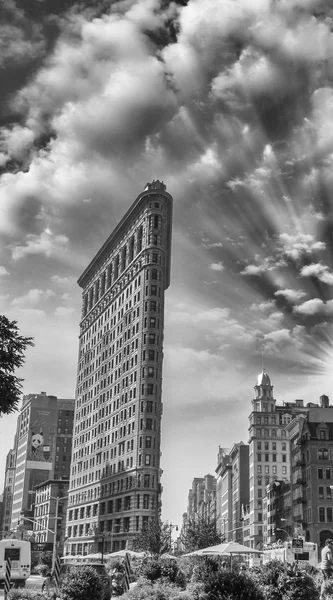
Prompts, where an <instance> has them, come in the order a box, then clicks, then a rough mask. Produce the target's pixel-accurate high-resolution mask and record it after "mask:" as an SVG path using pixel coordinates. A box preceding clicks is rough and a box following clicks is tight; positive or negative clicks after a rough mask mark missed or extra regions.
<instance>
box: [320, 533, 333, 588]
mask: <svg viewBox="0 0 333 600" xmlns="http://www.w3.org/2000/svg"><path fill="white" fill-rule="evenodd" d="M321 572H322V574H323V583H322V584H321V590H320V600H324V594H325V592H324V588H325V581H326V580H327V579H330V577H332V575H333V540H332V539H328V540H325V546H324V548H323V549H322V551H321Z"/></svg>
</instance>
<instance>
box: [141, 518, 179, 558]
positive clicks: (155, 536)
mask: <svg viewBox="0 0 333 600" xmlns="http://www.w3.org/2000/svg"><path fill="white" fill-rule="evenodd" d="M171 535H172V529H171V526H170V524H169V523H168V522H164V523H163V522H162V521H161V519H151V520H150V521H149V523H148V525H145V526H144V527H142V529H141V530H140V532H139V535H138V537H137V538H136V540H135V543H134V549H135V550H137V551H139V552H151V553H152V554H158V555H159V556H160V555H161V554H164V553H165V552H171V546H172V537H171Z"/></svg>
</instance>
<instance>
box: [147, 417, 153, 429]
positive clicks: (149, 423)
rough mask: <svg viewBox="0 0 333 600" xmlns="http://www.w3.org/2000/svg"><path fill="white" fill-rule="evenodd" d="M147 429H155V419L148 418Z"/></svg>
mask: <svg viewBox="0 0 333 600" xmlns="http://www.w3.org/2000/svg"><path fill="white" fill-rule="evenodd" d="M146 429H149V430H151V429H153V420H152V419H146Z"/></svg>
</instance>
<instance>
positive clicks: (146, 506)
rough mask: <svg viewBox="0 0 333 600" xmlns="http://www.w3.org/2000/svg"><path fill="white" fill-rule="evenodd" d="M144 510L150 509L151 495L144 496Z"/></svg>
mask: <svg viewBox="0 0 333 600" xmlns="http://www.w3.org/2000/svg"><path fill="white" fill-rule="evenodd" d="M143 508H145V509H147V508H149V494H143Z"/></svg>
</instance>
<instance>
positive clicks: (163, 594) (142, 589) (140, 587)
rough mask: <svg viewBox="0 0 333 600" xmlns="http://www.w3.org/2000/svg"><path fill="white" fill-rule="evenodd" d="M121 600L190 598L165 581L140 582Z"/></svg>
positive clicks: (184, 599) (188, 599) (185, 599)
mask: <svg viewBox="0 0 333 600" xmlns="http://www.w3.org/2000/svg"><path fill="white" fill-rule="evenodd" d="M182 594H183V595H182ZM122 600H192V598H191V597H189V596H188V595H187V596H186V594H185V593H184V592H182V591H181V590H180V589H179V587H177V586H176V585H175V584H172V583H168V582H165V581H159V582H157V583H153V582H151V581H148V582H147V581H145V582H143V581H142V582H139V583H138V584H137V585H136V586H135V587H133V589H131V590H130V591H129V592H127V593H126V594H124V595H123V596H122Z"/></svg>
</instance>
